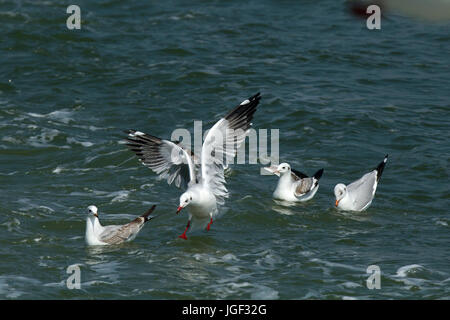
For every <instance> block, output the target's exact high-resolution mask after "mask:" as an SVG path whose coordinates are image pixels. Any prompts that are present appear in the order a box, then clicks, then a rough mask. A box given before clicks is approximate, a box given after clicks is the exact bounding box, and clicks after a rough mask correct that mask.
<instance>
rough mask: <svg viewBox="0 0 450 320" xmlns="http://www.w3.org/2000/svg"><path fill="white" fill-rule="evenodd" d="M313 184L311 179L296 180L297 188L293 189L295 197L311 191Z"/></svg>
mask: <svg viewBox="0 0 450 320" xmlns="http://www.w3.org/2000/svg"><path fill="white" fill-rule="evenodd" d="M313 182H314V180H313V178H304V179H300V180H298V182H297V186H296V187H295V196H296V197H300V196H302V195H304V194H306V193H308V192H309V191H311V189H312V188H313Z"/></svg>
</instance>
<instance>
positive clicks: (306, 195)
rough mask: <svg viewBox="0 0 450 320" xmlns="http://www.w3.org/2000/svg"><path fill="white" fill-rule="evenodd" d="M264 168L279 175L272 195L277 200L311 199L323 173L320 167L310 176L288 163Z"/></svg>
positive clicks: (302, 200) (299, 200) (300, 200)
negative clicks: (292, 167)
mask: <svg viewBox="0 0 450 320" xmlns="http://www.w3.org/2000/svg"><path fill="white" fill-rule="evenodd" d="M264 169H265V170H267V171H268V172H270V173H272V174H275V175H277V176H279V177H280V179H279V180H278V185H277V187H276V189H275V191H274V192H273V197H274V198H275V199H277V200H284V201H293V202H304V201H308V200H311V199H312V198H313V197H314V195H315V194H316V192H317V190H318V189H319V180H320V178H321V177H322V174H323V169H320V170H319V171H317V172H316V173H315V174H314V175H313V176H312V177H308V176H307V175H306V174H304V173H302V172H300V171H297V170H294V169H291V166H290V165H289V164H288V163H282V164H280V165H278V166H272V167H265V168H264Z"/></svg>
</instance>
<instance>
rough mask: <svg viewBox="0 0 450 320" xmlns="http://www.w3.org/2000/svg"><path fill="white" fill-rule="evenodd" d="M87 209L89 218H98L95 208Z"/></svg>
mask: <svg viewBox="0 0 450 320" xmlns="http://www.w3.org/2000/svg"><path fill="white" fill-rule="evenodd" d="M87 209H88V215H89V216H94V217H96V218H98V214H97V212H98V210H97V207H96V206H89V207H88V208H87Z"/></svg>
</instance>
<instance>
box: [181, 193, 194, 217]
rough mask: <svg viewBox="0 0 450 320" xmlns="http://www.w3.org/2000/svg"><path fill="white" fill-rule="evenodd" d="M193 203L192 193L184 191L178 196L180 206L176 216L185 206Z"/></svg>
mask: <svg viewBox="0 0 450 320" xmlns="http://www.w3.org/2000/svg"><path fill="white" fill-rule="evenodd" d="M192 201H193V194H192V192H189V191H186V192H185V193H183V194H182V195H181V196H180V205H179V206H178V209H177V214H178V213H180V211H181V210H182V209H183V208H185V207H186V206H187V205H189V204H190V203H191V202H192Z"/></svg>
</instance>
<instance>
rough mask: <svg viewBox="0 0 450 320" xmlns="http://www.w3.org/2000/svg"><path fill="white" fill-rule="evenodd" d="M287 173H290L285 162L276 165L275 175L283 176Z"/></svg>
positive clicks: (289, 167)
mask: <svg viewBox="0 0 450 320" xmlns="http://www.w3.org/2000/svg"><path fill="white" fill-rule="evenodd" d="M289 172H291V166H290V165H289V164H288V163H286V162H284V163H281V164H280V165H278V168H277V170H276V171H275V173H279V174H280V175H283V174H285V173H289Z"/></svg>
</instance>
